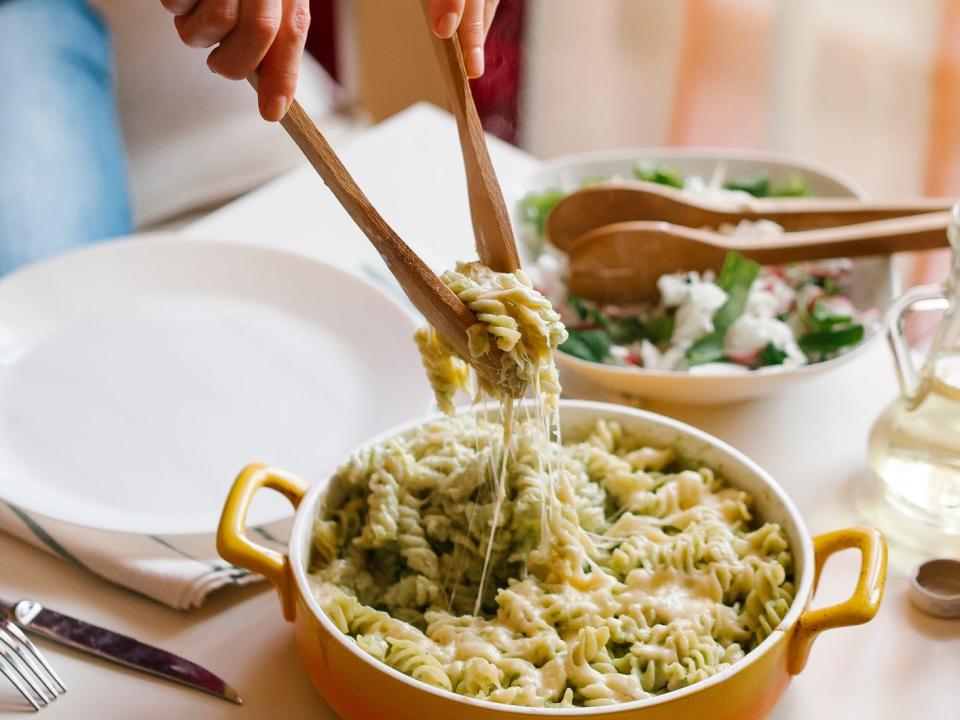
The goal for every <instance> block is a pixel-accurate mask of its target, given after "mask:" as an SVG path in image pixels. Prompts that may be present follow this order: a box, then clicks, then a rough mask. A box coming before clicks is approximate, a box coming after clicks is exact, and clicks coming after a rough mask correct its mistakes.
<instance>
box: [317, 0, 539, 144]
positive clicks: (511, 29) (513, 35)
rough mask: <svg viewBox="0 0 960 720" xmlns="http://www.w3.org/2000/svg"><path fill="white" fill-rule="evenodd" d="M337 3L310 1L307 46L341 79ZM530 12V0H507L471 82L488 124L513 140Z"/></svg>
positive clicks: (500, 7) (517, 118) (328, 69)
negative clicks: (477, 75)
mask: <svg viewBox="0 0 960 720" xmlns="http://www.w3.org/2000/svg"><path fill="white" fill-rule="evenodd" d="M381 1H384V0H381ZM335 7H336V0H310V14H311V17H312V20H311V23H310V33H309V35H308V36H307V50H308V51H309V52H310V54H311V55H313V57H315V58H316V59H317V60H318V61H319V62H320V64H321V65H323V67H324V68H325V69H326V71H327V72H328V73H330V75H331V76H332V77H333V79H334V80H339V68H338V67H337V53H336V33H335V28H336V10H335ZM525 11H526V0H501V2H500V5H499V7H498V8H497V14H496V16H495V17H494V20H493V25H492V26H491V27H490V33H489V34H488V36H487V43H486V48H485V59H484V62H485V65H486V68H485V72H484V75H483V77H481V78H479V79H478V80H474V81H472V82H471V86H472V88H473V99H474V102H475V103H476V105H477V114H478V115H479V116H480V121H481V122H482V123H483V127H484V129H486V130H487V131H488V132H490V133H493V134H494V135H496V136H497V137H500V138H502V139H504V140H506V141H507V142H511V143H515V142H516V141H517V136H518V131H519V122H520V115H519V108H518V102H519V97H520V82H521V77H522V70H523V68H522V59H523V53H522V43H523V32H524V24H525V23H524V19H525V15H526V12H525Z"/></svg>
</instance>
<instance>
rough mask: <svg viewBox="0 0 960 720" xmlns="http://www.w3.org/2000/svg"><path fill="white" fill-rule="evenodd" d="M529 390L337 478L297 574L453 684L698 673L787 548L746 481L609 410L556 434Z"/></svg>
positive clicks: (758, 609) (722, 648)
mask: <svg viewBox="0 0 960 720" xmlns="http://www.w3.org/2000/svg"><path fill="white" fill-rule="evenodd" d="M529 407H530V406H524V409H521V410H519V411H517V413H516V415H515V417H514V423H513V426H512V432H510V433H509V434H507V433H505V432H504V426H503V424H502V422H501V421H500V420H499V419H497V418H496V417H492V415H495V413H491V414H488V415H479V414H474V413H466V414H462V415H457V416H452V417H445V418H442V419H440V420H436V421H433V422H429V423H427V424H425V425H422V426H420V427H418V428H417V429H415V430H414V431H411V432H409V433H407V434H405V435H402V436H397V437H394V438H391V439H389V440H387V441H384V442H382V443H380V444H377V445H373V446H370V447H367V448H365V449H363V450H361V451H360V452H359V453H357V454H356V455H354V456H353V457H352V458H350V460H349V461H348V462H347V463H346V464H344V465H343V466H342V467H341V468H340V470H339V471H338V472H337V474H336V475H335V476H334V478H333V480H332V482H331V486H330V489H329V490H328V494H327V498H326V502H325V505H324V506H323V508H322V510H321V513H320V516H319V517H318V519H317V520H316V524H315V529H314V551H313V558H312V564H311V573H310V578H311V584H312V589H313V592H314V594H315V596H316V598H317V599H318V601H319V603H320V605H321V606H322V607H323V609H324V611H325V612H326V613H327V615H328V616H329V617H330V618H331V620H332V621H333V622H334V624H335V625H336V626H337V627H338V628H339V629H340V630H341V631H342V632H343V633H345V634H346V635H348V636H350V637H351V638H353V640H354V641H355V642H356V643H357V645H358V646H359V647H360V648H361V649H362V650H363V651H365V652H367V653H369V654H370V655H372V656H373V657H375V658H377V659H378V660H380V661H381V662H384V663H386V664H387V665H389V666H390V667H393V668H395V669H396V670H398V671H400V672H402V673H404V674H406V675H409V676H411V677H413V678H415V679H416V680H419V681H421V682H424V683H427V684H429V685H432V686H434V687H437V688H442V689H444V690H448V691H452V692H456V693H459V694H461V695H466V696H469V697H474V698H482V699H485V700H488V701H492V702H499V703H512V704H518V705H526V706H557V705H559V706H594V705H604V704H612V703H618V702H626V701H630V700H636V699H641V698H645V697H649V696H651V695H655V694H659V693H663V692H667V691H671V690H675V689H678V688H682V687H684V686H687V685H690V684H692V683H695V682H698V681H700V680H703V679H705V678H707V677H709V676H711V675H713V674H715V673H717V672H720V671H722V670H724V669H725V668H727V667H729V666H730V665H731V664H732V663H734V662H736V661H737V660H739V659H740V658H741V657H743V655H744V654H745V653H747V652H749V651H750V650H751V649H752V648H753V647H755V646H756V645H757V644H758V643H760V642H761V641H762V640H763V639H764V638H765V637H766V636H767V635H768V634H769V633H770V632H771V631H772V630H773V629H774V628H775V627H776V626H777V625H778V624H779V623H780V621H781V620H782V619H783V617H784V615H785V614H786V612H787V610H788V608H789V607H790V604H791V602H792V600H793V593H794V588H793V584H792V569H793V564H792V556H791V553H790V550H789V547H788V543H787V539H786V537H785V534H784V533H783V531H782V529H781V528H780V527H779V526H778V525H776V524H772V523H757V522H755V521H754V519H753V516H752V513H751V498H750V497H749V495H748V494H747V493H745V492H743V491H740V490H737V489H735V488H732V487H729V486H727V485H726V484H725V483H724V481H723V479H722V478H720V477H718V476H717V475H716V474H714V472H712V471H711V470H710V469H709V468H706V467H700V466H697V465H696V464H691V463H689V462H685V461H684V460H683V459H681V458H678V457H677V455H676V453H675V451H674V450H673V449H671V448H654V447H647V446H645V445H644V444H643V443H641V442H639V441H638V440H637V439H636V438H634V437H632V436H631V435H630V434H629V433H625V432H624V431H623V430H622V428H621V427H620V426H619V425H618V424H617V423H615V422H605V421H600V422H598V423H597V424H596V426H595V427H594V428H593V429H592V431H591V432H590V433H589V434H588V435H586V436H585V437H582V438H579V439H578V440H577V441H576V442H567V443H566V444H563V445H561V444H560V443H559V442H556V440H557V437H556V435H555V433H554V432H551V434H550V435H549V436H548V434H547V432H546V431H545V424H544V423H543V418H542V417H538V415H539V413H537V412H535V411H534V412H524V410H525V409H528V408H529ZM504 443H506V444H507V446H506V447H504ZM498 466H499V467H501V468H502V472H500V474H499V479H498V481H496V482H495V481H494V480H493V479H494V478H495V472H494V468H497V467H498ZM492 529H495V530H496V533H495V535H491V530H492ZM491 537H493V538H495V539H494V541H493V543H492V551H491V552H489V553H488V551H487V547H488V545H489V543H490V538H491ZM487 568H489V578H488V581H487V582H486V584H485V583H484V575H485V569H487Z"/></svg>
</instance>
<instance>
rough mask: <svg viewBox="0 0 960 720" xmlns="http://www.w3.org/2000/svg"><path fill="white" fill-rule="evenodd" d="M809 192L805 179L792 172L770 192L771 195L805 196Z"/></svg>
mask: <svg viewBox="0 0 960 720" xmlns="http://www.w3.org/2000/svg"><path fill="white" fill-rule="evenodd" d="M809 194H810V190H809V188H807V181H806V180H804V179H803V176H802V175H800V174H798V173H793V174H792V175H791V176H790V177H788V178H787V179H786V180H785V181H784V182H783V184H781V185H777V186H776V187H775V188H773V190H772V191H771V192H770V195H771V196H772V197H805V196H807V195H809Z"/></svg>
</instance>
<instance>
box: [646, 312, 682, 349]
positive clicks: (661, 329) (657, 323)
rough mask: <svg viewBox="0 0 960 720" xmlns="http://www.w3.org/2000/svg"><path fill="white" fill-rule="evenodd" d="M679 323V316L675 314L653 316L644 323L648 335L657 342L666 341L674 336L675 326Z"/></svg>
mask: <svg viewBox="0 0 960 720" xmlns="http://www.w3.org/2000/svg"><path fill="white" fill-rule="evenodd" d="M676 324H677V316H676V315H673V314H668V315H661V316H659V317H655V318H651V319H650V320H647V321H646V322H645V323H644V327H645V328H646V331H647V337H648V338H649V339H650V340H652V341H653V342H655V343H661V342H666V341H667V340H669V339H670V338H671V337H673V327H674V325H676Z"/></svg>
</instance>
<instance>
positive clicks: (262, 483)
mask: <svg viewBox="0 0 960 720" xmlns="http://www.w3.org/2000/svg"><path fill="white" fill-rule="evenodd" d="M601 418H603V419H607V420H615V421H618V422H619V423H620V424H621V425H622V426H623V428H624V430H625V432H627V433H629V434H630V435H632V436H635V437H637V438H639V439H641V440H642V441H644V442H646V443H649V444H650V445H653V446H660V447H667V446H670V447H675V448H676V449H677V450H678V452H679V454H680V455H681V456H682V457H684V458H686V459H690V460H696V461H698V462H702V463H704V464H706V465H708V466H711V467H713V468H714V469H715V470H717V471H718V472H720V473H722V474H723V476H724V477H725V479H726V480H727V481H728V482H729V484H730V485H731V486H733V487H736V488H740V489H742V490H745V491H747V492H749V493H750V494H751V495H752V496H753V498H754V501H755V502H754V507H755V509H756V512H757V515H758V516H759V517H762V518H763V519H764V520H767V521H771V522H777V523H779V524H780V526H781V527H782V528H783V529H784V531H785V533H786V535H787V538H788V541H789V544H790V548H791V551H792V553H793V558H794V585H795V588H796V593H795V596H794V600H793V603H792V604H791V606H790V608H789V610H788V612H787V614H786V615H785V616H784V618H783V620H782V621H781V622H780V624H779V625H778V626H777V627H775V628H774V629H773V631H772V632H771V633H770V635H768V636H767V637H766V639H764V640H763V642H762V643H760V644H759V645H758V646H757V647H756V648H754V649H753V650H751V651H750V652H749V653H747V655H746V656H745V657H744V658H743V659H741V660H739V661H737V662H736V663H734V664H733V665H731V666H730V667H728V668H726V669H724V670H722V671H721V672H719V673H717V674H716V675H713V676H712V677H709V678H707V679H705V680H702V681H700V682H697V683H694V684H692V685H689V686H687V687H684V688H681V689H677V690H674V691H671V692H667V693H664V694H661V695H654V696H651V697H649V698H646V699H643V700H636V701H632V702H627V703H622V704H618V705H608V706H604V707H575V708H528V707H517V706H512V705H500V704H496V703H491V702H487V701H483V700H478V699H474V698H469V697H464V696H462V695H457V694H455V693H452V692H448V691H445V690H442V689H439V688H436V687H433V686H430V685H427V684H425V683H421V682H419V681H417V680H414V679H413V678H411V677H409V676H407V675H404V674H402V673H400V672H398V671H397V670H395V669H393V668H391V667H389V666H388V665H386V664H384V663H383V662H380V661H379V660H377V659H375V658H374V657H373V656H371V655H369V654H367V653H365V652H364V651H363V650H361V649H360V647H359V646H358V645H357V643H356V642H355V641H354V640H353V639H352V638H350V637H348V636H346V635H344V634H343V633H341V632H340V630H338V629H337V626H336V625H334V623H333V622H332V621H331V620H330V618H329V617H327V615H326V614H325V613H324V612H323V610H322V609H321V607H320V604H319V603H318V601H317V599H316V598H315V597H314V596H313V594H312V593H311V589H310V585H309V580H308V566H309V562H310V554H311V547H312V536H313V528H314V521H315V519H316V518H317V515H318V512H319V510H320V507H321V506H322V503H323V500H324V497H325V493H326V491H327V488H328V482H326V481H321V482H318V483H316V484H315V485H313V487H312V488H310V487H308V486H307V484H306V483H305V482H304V481H302V480H299V479H297V478H296V477H294V476H292V475H290V474H288V473H286V472H283V471H282V470H277V469H275V468H270V467H267V466H264V465H251V466H248V467H247V468H246V469H245V470H243V472H241V474H240V475H239V476H238V477H237V479H236V481H235V482H234V485H233V487H232V489H231V490H230V492H229V495H228V498H227V501H226V504H225V506H224V509H223V515H222V517H221V520H220V528H219V531H218V535H217V547H218V549H219V551H220V554H221V555H222V556H223V558H224V559H226V560H227V561H229V562H232V563H234V564H236V565H238V566H240V567H244V568H247V569H249V570H252V571H254V572H257V573H260V574H262V575H264V576H265V577H266V578H267V579H268V580H270V581H271V582H272V583H273V584H274V585H275V586H276V588H277V592H278V593H279V596H280V604H281V608H282V612H283V615H284V617H285V618H286V619H287V620H288V621H290V622H292V623H293V632H294V635H295V637H296V643H297V646H298V649H299V652H300V655H301V659H302V660H303V664H304V666H305V668H306V670H307V673H308V674H309V676H310V678H311V680H312V681H313V684H314V685H315V686H316V688H317V689H318V690H319V692H320V693H321V694H322V695H323V696H324V698H325V699H326V701H327V702H328V703H329V704H330V706H331V707H332V708H333V710H334V711H335V712H337V713H338V714H339V715H340V716H341V717H343V718H345V720H382V718H392V719H393V720H423V718H429V717H437V718H449V719H450V720H481V719H482V718H494V719H500V720H531V719H533V718H567V719H570V718H575V717H583V718H589V719H590V720H668V719H670V720H673V719H675V718H700V717H704V718H706V717H709V718H712V719H713V720H751V719H752V718H762V717H764V716H765V715H766V714H767V713H768V712H769V711H770V710H771V708H772V707H773V706H774V705H775V704H776V702H777V700H778V699H779V698H780V696H781V695H782V694H783V692H784V690H785V689H786V687H787V685H788V684H789V682H790V679H791V678H792V677H793V676H794V675H796V674H797V673H799V672H800V671H801V670H803V668H804V665H805V664H806V662H807V658H808V654H809V652H810V647H811V644H812V642H813V641H814V639H815V638H816V637H817V635H818V634H819V633H821V632H823V631H824V630H830V629H832V628H839V627H844V626H849V625H856V624H860V623H864V622H867V621H869V620H870V619H871V618H872V617H873V616H874V615H875V613H876V612H877V610H878V607H879V604H880V601H881V598H882V594H883V587H884V582H885V577H886V553H887V551H886V544H885V541H884V539H883V536H882V535H881V534H880V533H879V532H878V531H876V530H873V529H871V528H857V527H854V528H847V529H842V530H837V531H834V532H829V533H826V534H824V535H818V536H816V537H811V536H810V534H809V533H808V531H807V529H806V527H805V525H804V523H803V520H802V518H801V516H800V514H799V512H798V510H797V508H796V506H795V505H794V504H793V502H792V501H791V500H790V498H789V497H788V496H787V495H786V493H785V492H784V491H783V489H782V488H780V486H779V485H777V483H776V482H775V481H774V480H773V479H772V478H771V477H770V475H768V474H767V473H766V472H765V471H764V470H762V469H761V468H760V467H758V466H757V465H756V464H755V463H754V462H753V461H751V460H750V459H749V458H747V457H746V456H745V455H744V454H742V453H740V452H738V451H737V450H735V449H733V448H732V447H730V446H729V445H726V444H725V443H723V442H721V441H720V440H717V439H716V438H714V437H712V436H710V435H707V434H706V433H704V432H702V431H700V430H697V429H695V428H693V427H691V426H689V425H685V424H683V423H680V422H678V421H676V420H672V419H670V418H666V417H663V416H660V415H655V414H653V413H649V412H645V411H641V410H636V409H631V408H626V407H622V406H617V405H607V404H603V403H594V402H585V401H573V400H563V401H561V404H560V423H561V427H562V432H563V435H564V437H576V436H577V435H578V434H582V433H584V432H585V431H587V430H588V429H589V428H591V427H593V426H594V425H595V423H596V422H597V420H598V419H601ZM423 422H425V421H424V420H420V421H416V422H413V423H409V424H407V425H404V426H402V427H399V428H397V429H396V430H394V431H392V432H389V433H385V434H384V435H381V436H379V437H377V438H374V439H372V440H371V441H370V443H369V444H370V445H374V444H378V443H381V442H383V441H384V440H386V439H388V438H390V437H394V436H396V435H400V434H405V433H409V432H415V431H416V429H417V428H418V426H419V425H420V424H421V423H423ZM261 488H269V489H272V490H275V491H277V492H279V493H281V494H283V495H284V496H286V497H287V499H288V500H290V502H291V503H292V504H293V505H294V506H295V507H296V508H297V510H296V515H295V518H294V522H293V527H292V530H291V535H290V540H289V546H288V549H287V551H286V552H285V553H283V554H281V553H279V552H277V551H276V550H272V549H268V548H265V547H263V546H261V545H259V544H258V543H257V542H256V541H255V536H254V535H251V534H249V533H248V532H247V526H246V515H247V512H248V510H249V508H250V505H251V502H252V501H253V498H254V495H255V494H256V493H257V491H258V490H259V489H261ZM847 548H855V549H857V550H858V551H859V552H860V556H861V567H860V571H859V575H858V578H857V580H856V589H855V590H854V591H853V594H852V595H851V596H850V597H849V598H848V599H846V600H844V601H842V602H840V603H839V604H837V605H832V606H829V607H824V608H817V609H810V608H809V605H810V603H811V601H812V599H813V596H814V593H815V592H816V585H817V579H818V578H819V577H820V571H821V569H822V568H823V565H824V563H825V562H826V561H827V559H828V558H829V557H830V556H831V555H832V554H833V553H835V552H838V551H840V550H843V549H847Z"/></svg>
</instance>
